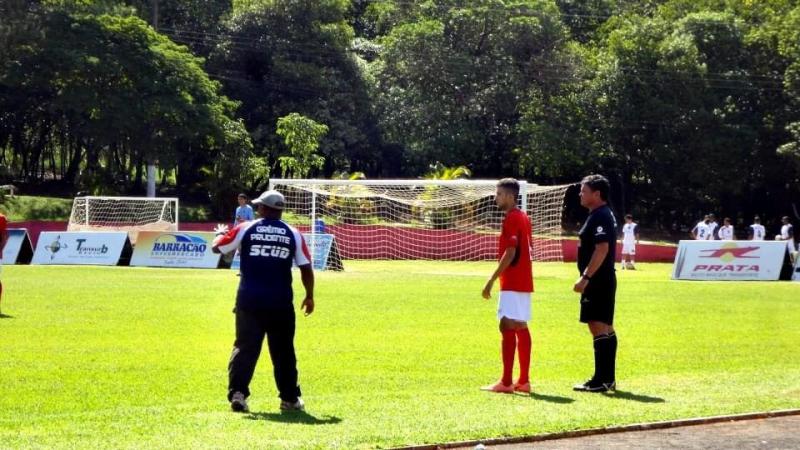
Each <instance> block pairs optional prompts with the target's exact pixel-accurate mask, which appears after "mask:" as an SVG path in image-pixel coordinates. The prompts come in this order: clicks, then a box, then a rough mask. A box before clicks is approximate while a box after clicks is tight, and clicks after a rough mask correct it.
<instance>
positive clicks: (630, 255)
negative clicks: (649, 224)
mask: <svg viewBox="0 0 800 450" xmlns="http://www.w3.org/2000/svg"><path fill="white" fill-rule="evenodd" d="M638 243H639V225H638V224H637V223H636V222H634V221H633V216H632V215H631V214H626V215H625V225H623V226H622V264H621V269H622V270H625V269H629V270H636V245H637V244H638Z"/></svg>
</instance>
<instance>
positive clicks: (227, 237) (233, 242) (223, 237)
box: [211, 225, 243, 255]
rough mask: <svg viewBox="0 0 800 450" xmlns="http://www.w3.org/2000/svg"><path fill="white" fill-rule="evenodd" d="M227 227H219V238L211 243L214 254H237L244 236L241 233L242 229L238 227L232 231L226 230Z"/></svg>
mask: <svg viewBox="0 0 800 450" xmlns="http://www.w3.org/2000/svg"><path fill="white" fill-rule="evenodd" d="M225 228H227V226H225V225H220V226H217V230H218V231H217V234H218V235H217V237H215V238H214V241H213V242H212V243H211V251H212V252H213V253H223V254H226V255H227V254H229V253H233V252H235V251H236V250H237V249H238V248H239V244H241V242H242V235H243V233H241V232H240V231H241V230H242V227H241V226H239V225H237V226H235V227H233V228H231V229H230V230H226V229H225Z"/></svg>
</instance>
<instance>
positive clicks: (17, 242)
mask: <svg viewBox="0 0 800 450" xmlns="http://www.w3.org/2000/svg"><path fill="white" fill-rule="evenodd" d="M32 250H33V246H31V239H30V237H28V230H26V229H25V228H10V229H9V230H8V241H7V242H6V245H5V247H3V257H2V258H0V264H16V263H17V261H18V260H19V257H20V252H22V253H27V256H26V258H25V259H27V261H19V262H22V263H27V262H29V261H30V257H31V254H30V252H31V251H32Z"/></svg>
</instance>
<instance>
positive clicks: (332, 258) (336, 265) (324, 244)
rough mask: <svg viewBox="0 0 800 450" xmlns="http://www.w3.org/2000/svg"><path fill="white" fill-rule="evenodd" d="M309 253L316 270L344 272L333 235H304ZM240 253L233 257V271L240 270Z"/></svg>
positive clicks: (237, 252)
mask: <svg viewBox="0 0 800 450" xmlns="http://www.w3.org/2000/svg"><path fill="white" fill-rule="evenodd" d="M303 238H304V239H305V240H306V245H307V246H308V251H309V252H311V261H312V264H311V266H312V267H313V268H314V270H342V262H341V259H340V258H339V255H338V252H336V241H335V239H334V237H333V235H332V234H309V233H303ZM332 251H333V252H332ZM240 261H241V259H240V258H239V251H238V250H237V251H236V254H235V255H234V257H233V261H232V262H231V269H233V270H239V267H240Z"/></svg>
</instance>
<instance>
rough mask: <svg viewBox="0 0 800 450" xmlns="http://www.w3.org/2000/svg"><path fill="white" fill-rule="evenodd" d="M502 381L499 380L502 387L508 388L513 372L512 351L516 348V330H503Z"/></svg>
mask: <svg viewBox="0 0 800 450" xmlns="http://www.w3.org/2000/svg"><path fill="white" fill-rule="evenodd" d="M502 334H503V344H502V347H501V348H502V350H503V379H502V380H501V381H502V382H503V384H504V385H506V386H509V385H510V384H511V383H512V376H513V372H514V350H515V349H516V348H517V332H516V330H503V331H502Z"/></svg>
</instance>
